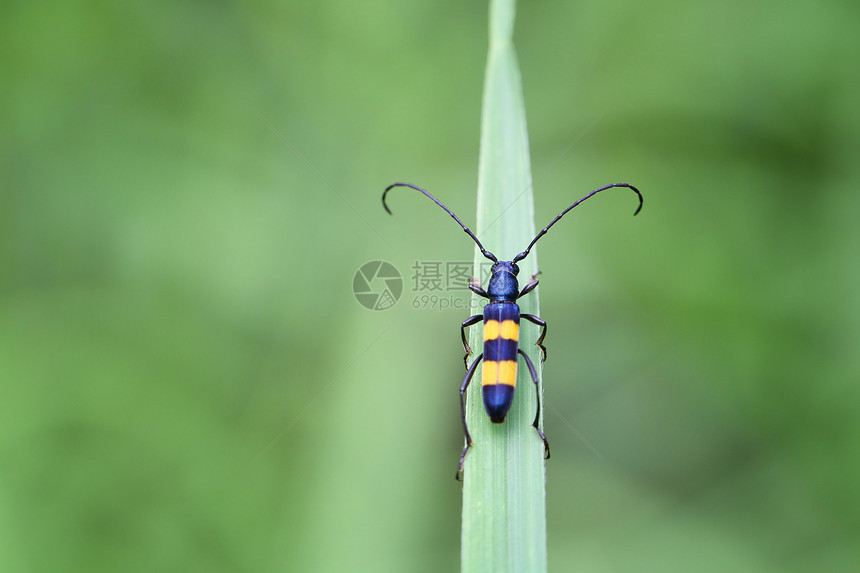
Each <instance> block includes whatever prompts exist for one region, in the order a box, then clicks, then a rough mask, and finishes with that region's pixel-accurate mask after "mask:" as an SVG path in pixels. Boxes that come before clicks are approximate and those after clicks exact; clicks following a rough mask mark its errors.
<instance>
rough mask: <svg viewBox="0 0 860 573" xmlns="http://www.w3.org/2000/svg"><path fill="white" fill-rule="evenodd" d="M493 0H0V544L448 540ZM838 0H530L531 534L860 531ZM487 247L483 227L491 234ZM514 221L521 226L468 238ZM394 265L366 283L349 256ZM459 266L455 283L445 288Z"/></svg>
mask: <svg viewBox="0 0 860 573" xmlns="http://www.w3.org/2000/svg"><path fill="white" fill-rule="evenodd" d="M486 24H487V5H486V3H485V2H423V3H417V2H413V3H403V2H394V1H373V2H361V3H350V2H330V1H328V2H315V3H309V2H292V1H288V2H267V1H265V0H257V1H254V2H247V3H240V2H199V1H198V2H194V1H181V2H160V1H156V2H147V3H131V2H115V3H108V4H106V3H101V2H93V1H90V0H70V1H62V0H61V1H59V2H53V3H50V4H47V3H44V4H43V3H26V2H21V1H17V0H12V1H7V2H4V3H3V4H2V7H0V54H2V58H0V85H2V88H0V571H2V572H3V573H17V572H31V571H39V572H41V571H88V572H93V571H147V572H149V571H225V572H226V571H230V572H235V571H253V572H268V571H272V572H274V571H309V572H317V571H319V572H328V571H373V572H388V571H392V572H400V571H426V572H436V571H454V570H456V569H457V568H458V563H459V515H460V486H459V485H458V484H457V483H456V482H455V481H454V480H453V473H454V468H455V465H456V459H457V455H458V454H459V452H460V448H461V444H462V434H461V427H460V424H459V419H458V415H459V406H458V397H457V388H458V386H459V383H460V380H461V378H462V361H461V358H462V351H461V348H460V342H459V335H458V329H459V322H460V321H462V320H463V319H464V318H465V317H466V316H467V311H466V310H463V309H460V310H456V309H449V310H442V311H439V310H438V309H437V310H415V309H413V308H412V306H411V303H412V302H413V300H414V298H415V296H416V295H417V294H418V293H416V292H414V291H413V286H412V284H411V280H410V278H411V274H412V271H411V267H412V265H413V264H415V261H471V260H472V253H473V245H472V243H471V242H470V241H469V240H468V238H467V237H466V236H465V235H464V234H463V233H462V232H461V231H460V230H458V229H457V227H456V225H454V223H453V222H452V221H450V220H448V218H447V216H446V215H445V214H444V213H442V212H441V211H440V210H439V209H438V208H436V207H435V206H433V205H432V204H431V203H430V202H429V201H427V200H426V199H424V198H421V197H420V196H418V194H417V193H415V194H410V193H407V192H405V191H404V192H402V194H400V195H398V196H397V197H396V198H395V201H394V202H393V203H392V205H393V208H394V211H395V213H396V216H394V217H389V216H388V215H386V214H385V213H384V212H383V210H382V207H381V205H380V200H379V198H380V194H381V191H382V189H383V188H384V186H385V185H387V184H388V183H391V182H394V181H397V180H406V181H410V182H413V183H416V184H419V185H422V186H424V187H426V188H428V189H429V190H431V192H434V193H436V194H437V196H438V197H440V198H441V199H442V200H443V201H445V202H446V203H447V204H448V206H450V207H451V208H452V209H453V210H455V211H456V212H457V213H458V214H459V215H460V216H461V217H462V218H463V219H464V221H465V222H466V224H473V222H474V213H475V188H476V183H477V181H476V179H477V157H478V135H479V121H480V102H481V91H482V81H483V66H484V62H485V57H486ZM858 29H860V5H858V4H857V3H856V2H852V1H850V0H845V1H835V0H830V1H820V0H817V1H811V0H806V1H800V2H792V3H786V2H777V1H775V0H765V1H760V2H753V3H751V2H731V1H730V2H723V3H719V4H718V3H706V2H692V3H681V2H668V1H657V2H648V3H642V2H634V1H631V0H623V1H618V2H590V3H585V2H574V3H568V2H554V3H546V2H543V3H528V2H521V3H520V6H519V15H518V21H517V28H516V34H515V42H516V45H517V49H518V54H519V58H520V65H521V69H522V73H523V86H524V93H525V100H526V106H527V114H528V120H529V130H530V139H531V145H532V149H531V151H532V161H533V172H534V176H535V185H534V189H535V210H536V214H537V221H536V223H537V225H539V226H541V225H543V224H545V223H546V222H548V221H549V220H550V218H551V217H552V216H554V215H555V214H556V213H557V212H559V211H560V210H561V209H562V208H564V207H566V206H567V205H569V204H570V203H571V202H572V201H573V200H574V199H576V198H578V197H580V196H581V195H583V194H584V193H585V192H587V191H588V190H590V189H593V188H595V187H598V186H600V185H603V184H606V183H611V182H616V181H629V182H631V183H634V184H636V185H637V186H639V187H640V189H642V190H643V192H644V194H645V199H646V201H645V208H644V210H643V212H642V213H641V215H640V216H639V217H637V218H636V219H633V218H632V217H630V214H631V213H632V210H633V207H634V205H635V201H634V199H633V198H632V197H630V196H628V194H626V193H624V192H623V191H619V192H617V193H616V192H612V193H607V194H604V195H602V196H601V197H600V198H599V199H596V200H594V201H591V202H589V203H588V205H585V206H583V207H582V208H581V209H577V211H576V212H575V213H573V214H571V215H570V216H569V217H568V218H566V219H565V222H564V224H563V225H559V226H557V227H555V228H554V229H553V232H552V233H551V234H550V235H549V236H548V237H547V238H546V239H544V240H543V241H541V243H540V245H539V247H540V248H539V257H540V264H541V268H542V270H543V271H544V275H543V280H542V283H541V285H542V286H541V289H540V297H541V307H542V314H543V316H544V318H546V319H547V320H548V321H549V323H550V327H549V335H548V338H547V346H548V348H549V359H548V361H547V363H546V366H545V371H544V375H545V384H546V401H547V407H548V410H547V415H546V430H547V434H548V436H549V438H550V441H551V443H552V446H553V458H552V460H551V461H550V462H549V465H548V493H547V501H548V520H549V522H548V531H549V540H548V541H549V563H550V569H551V570H553V571H583V572H609V571H613V572H620V571H636V572H641V571H660V572H674V571H679V572H680V571H685V572H686V571H696V572H710V571H714V572H717V571H720V572H722V571H741V572H746V571H750V572H759V571H789V572H794V571H797V572H800V571H816V572H819V571H828V572H842V571H845V572H848V571H857V570H860V569H858V568H860V549H858V543H857V541H858V527H860V523H858V520H860V489H858V482H860V452H858V446H860V421H858V416H857V412H856V410H857V406H858V404H860V386H858V382H860V353H858V352H857V346H858V341H860V297H858V296H857V293H858V292H860V264H858V246H860V230H858V229H860V227H858V224H857V223H856V219H857V217H858V212H860V195H858V184H860V168H858V156H860V137H858V134H860V105H858V102H860V82H858V73H857V63H858V61H860V49H858V35H857V31H858ZM488 247H489V248H490V249H493V245H488ZM497 254H498V255H500V256H504V257H510V256H512V255H513V254H515V253H497ZM371 260H386V261H390V262H392V263H393V264H394V265H396V266H397V267H398V268H399V269H400V271H401V272H402V273H403V276H404V281H405V291H404V294H403V297H402V298H401V300H400V302H399V303H398V304H397V305H396V306H395V307H394V308H393V309H391V310H387V311H379V312H373V311H369V310H366V309H365V308H363V307H361V306H360V305H359V304H358V303H357V302H356V300H355V298H354V297H353V294H352V279H353V275H354V273H355V271H356V269H357V268H358V267H359V266H360V265H362V264H363V263H365V262H367V261H371ZM449 294H450V296H451V297H453V298H452V299H451V300H454V299H456V300H460V301H463V300H464V299H465V295H464V294H463V293H462V292H461V291H458V292H456V293H445V296H448V295H449Z"/></svg>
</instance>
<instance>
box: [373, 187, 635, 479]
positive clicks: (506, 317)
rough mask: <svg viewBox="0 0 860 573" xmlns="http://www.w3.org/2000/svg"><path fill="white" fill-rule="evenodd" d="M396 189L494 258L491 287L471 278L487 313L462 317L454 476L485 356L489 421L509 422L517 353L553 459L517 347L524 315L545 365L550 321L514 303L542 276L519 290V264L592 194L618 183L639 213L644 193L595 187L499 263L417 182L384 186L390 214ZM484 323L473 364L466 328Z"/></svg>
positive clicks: (484, 393)
mask: <svg viewBox="0 0 860 573" xmlns="http://www.w3.org/2000/svg"><path fill="white" fill-rule="evenodd" d="M395 187H409V188H410V189H414V190H416V191H420V192H421V193H423V194H424V195H426V196H427V198H429V199H430V200H431V201H433V202H434V203H436V204H437V205H439V206H440V207H441V208H442V209H444V210H445V212H447V213H448V214H449V215H451V217H453V219H454V220H455V221H457V223H458V224H459V225H460V227H462V228H463V230H464V231H465V232H466V234H467V235H469V236H470V237H471V238H472V240H473V241H475V244H477V245H478V249H479V250H480V251H481V254H482V255H483V256H484V257H486V258H488V259H490V260H491V261H492V262H493V266H492V268H491V269H490V272H491V276H490V282H489V284H488V285H487V289H486V290H484V289H483V288H482V287H481V285H480V284H479V283H478V281H477V279H475V278H474V277H473V278H471V279H470V280H469V289H470V290H471V291H472V292H474V293H475V294H477V295H478V296H481V297H483V298H486V299H489V302H488V303H487V304H486V305H485V306H484V312H483V314H476V315H474V316H470V317H469V318H467V319H466V320H464V321H463V324H462V325H461V326H460V336H461V338H462V340H463V350H465V352H466V354H465V356H464V357H463V361H464V363H465V365H466V376H465V378H463V383H462V384H461V385H460V416H461V418H462V420H463V432H464V433H465V434H466V447H465V448H463V453H462V454H460V462H459V464H457V474H456V476H455V477H456V478H457V479H458V480H459V479H460V476H461V473H462V471H463V462H464V461H465V459H466V454H467V453H468V452H469V448H471V447H472V445H473V442H472V437H471V436H470V435H469V427H468V425H467V424H466V390H467V389H468V388H469V384H470V382H471V381H472V377H473V376H474V374H475V370H476V369H477V368H478V364H480V363H481V361H482V360H483V363H484V369H483V371H482V375H481V385H482V388H481V394H482V396H483V400H484V410H485V411H486V412H487V416H489V418H490V421H491V422H493V423H494V424H501V423H502V422H504V421H505V417H506V416H507V415H508V410H510V408H511V404H512V403H513V400H514V387H515V386H516V382H517V358H518V357H517V355H518V354H519V356H522V357H523V360H524V361H525V364H526V367H528V370H529V375H530V376H531V379H532V382H534V385H535V393H536V394H537V412H536V413H535V419H534V422H533V423H532V426H533V427H534V429H535V430H537V433H538V435H539V436H540V438H541V440H543V446H544V457H545V459H549V442H547V439H546V435H544V433H543V431H541V429H540V426H539V421H540V391H539V386H538V377H537V371H536V370H535V366H534V364H533V363H532V361H531V359H530V358H529V357H528V355H527V354H526V353H525V352H523V351H522V349H521V348H519V330H520V319H521V318H522V319H524V320H527V321H529V322H531V323H533V324H536V325H537V326H539V327H540V328H541V333H540V336H538V339H537V342H535V344H536V345H537V346H538V347H539V348H540V350H541V364H543V361H544V360H546V348H545V347H544V345H543V340H544V338H545V337H546V328H547V324H546V321H544V320H543V319H542V318H540V317H538V316H535V315H533V314H527V313H521V312H520V307H519V305H518V304H517V302H516V301H517V299H519V298H520V297H522V296H524V295H526V294H528V293H530V292H531V291H533V290H534V289H535V288H537V286H538V280H537V276H538V275H539V274H540V271H538V272H537V273H536V274H534V275H532V277H531V280H529V282H527V283H526V285H525V286H524V287H523V288H522V290H520V289H519V283H518V282H517V275H518V274H519V272H520V268H519V267H518V266H517V263H518V262H519V261H521V260H523V259H525V258H526V257H527V256H528V254H529V252H530V251H531V249H532V247H534V245H535V243H537V242H538V240H539V239H540V238H541V237H543V236H544V235H545V234H546V233H547V231H549V229H550V227H552V226H553V225H555V224H556V223H557V222H558V220H559V219H561V218H562V217H564V216H565V214H567V212H568V211H570V210H571V209H573V208H574V207H576V206H577V205H579V204H580V203H582V202H583V201H585V200H586V199H589V198H590V197H593V196H594V195H596V194H598V193H600V192H601V191H606V190H607V189H613V188H616V187H623V188H627V189H630V190H632V191H634V192H635V193H636V195H637V197H638V198H639V205H638V207H636V211H635V212H634V213H633V215H634V216H635V215H638V214H639V211H641V210H642V205H643V204H644V199H643V198H642V193H640V192H639V190H638V189H637V188H636V187H634V186H633V185H630V184H629V183H612V184H610V185H605V186H603V187H600V188H599V189H595V190H594V191H591V192H590V193H588V194H587V195H586V196H585V197H583V198H581V199H579V200H578V201H576V202H575V203H574V204H573V205H571V206H570V207H568V208H567V209H565V210H564V211H562V212H561V213H559V214H558V216H556V218H555V219H553V220H552V221H550V223H549V225H547V226H546V227H544V228H543V229H542V230H541V231H540V232H539V233H538V234H537V235H536V236H535V238H534V239H532V242H531V243H529V246H528V247H526V250H524V251H523V252H521V253H520V254H518V255H517V256H515V257H514V258H513V259H511V260H510V261H500V260H499V259H498V258H497V257H496V256H495V255H494V254H493V253H491V252H490V251H488V250H487V249H485V248H484V245H482V244H481V241H479V240H478V237H476V236H475V234H474V233H473V232H472V231H471V230H469V228H468V227H466V225H464V224H463V222H462V221H461V220H460V219H459V218H458V217H457V215H455V214H454V213H453V212H452V211H451V210H450V209H448V207H446V206H445V205H443V204H442V203H441V202H440V201H439V200H438V199H436V198H435V197H434V196H433V195H431V194H430V193H428V192H427V191H425V190H424V189H422V188H421V187H418V186H417V185H413V184H411V183H393V184H391V185H389V186H388V187H386V188H385V191H383V193H382V206H383V207H384V208H385V210H386V211H387V212H388V214H389V215H391V214H392V213H391V209H389V208H388V203H386V200H385V198H386V195H388V192H389V191H391V190H392V189H394V188H395ZM482 321H483V323H484V337H483V340H484V351H483V352H482V353H481V354H479V355H478V357H477V358H475V360H474V361H473V362H472V364H471V366H470V365H469V356H470V355H471V354H472V349H471V348H470V346H469V342H468V341H467V340H466V328H468V327H470V326H473V325H475V324H478V323H479V322H482Z"/></svg>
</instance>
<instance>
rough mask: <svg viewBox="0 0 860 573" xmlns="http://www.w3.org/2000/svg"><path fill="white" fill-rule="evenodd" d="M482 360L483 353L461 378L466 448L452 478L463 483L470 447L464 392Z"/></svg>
mask: <svg viewBox="0 0 860 573" xmlns="http://www.w3.org/2000/svg"><path fill="white" fill-rule="evenodd" d="M483 358H484V355H483V353H482V354H479V355H478V357H477V358H475V361H474V362H472V366H470V367H469V371H468V372H466V377H465V378H463V384H462V385H461V386H460V416H461V418H462V419H463V432H465V434H466V447H465V448H463V453H462V454H460V463H459V464H457V473H456V474H455V476H454V477H455V478H457V481H463V479H462V473H463V462H464V461H465V460H466V453H467V452H468V451H469V448H471V447H472V436H470V435H469V426H467V425H466V390H467V389H468V388H469V382H471V381H472V376H474V374H475V370H476V369H477V368H478V363H479V362H480V361H481V360H483ZM538 431H540V430H538Z"/></svg>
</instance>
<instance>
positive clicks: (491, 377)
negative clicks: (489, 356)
mask: <svg viewBox="0 0 860 573" xmlns="http://www.w3.org/2000/svg"><path fill="white" fill-rule="evenodd" d="M482 372H483V373H482V374H481V384H482V385H484V386H487V385H489V384H505V385H507V386H516V385H517V361H516V360H501V361H496V360H484V369H483V371H482Z"/></svg>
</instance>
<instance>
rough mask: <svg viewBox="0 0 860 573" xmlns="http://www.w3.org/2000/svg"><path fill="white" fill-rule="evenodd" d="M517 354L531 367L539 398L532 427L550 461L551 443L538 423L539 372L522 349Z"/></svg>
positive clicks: (536, 394)
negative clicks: (541, 441)
mask: <svg viewBox="0 0 860 573" xmlns="http://www.w3.org/2000/svg"><path fill="white" fill-rule="evenodd" d="M521 316H522V315H521ZM517 352H519V353H520V355H521V356H522V357H523V358H524V359H525V361H526V366H528V367H529V374H531V377H532V382H534V383H535V397H536V398H537V412H536V413H535V421H534V422H532V426H533V427H534V429H535V430H537V433H538V435H539V436H540V439H541V440H543V455H544V459H546V460H548V459H549V442H547V441H546V436H545V435H544V433H543V432H542V431H541V429H540V426H539V425H538V423H539V422H540V388H539V387H538V379H537V370H535V365H534V364H532V361H531V358H529V357H528V356H527V355H526V353H525V352H523V351H522V349H520V348H518V349H517Z"/></svg>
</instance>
